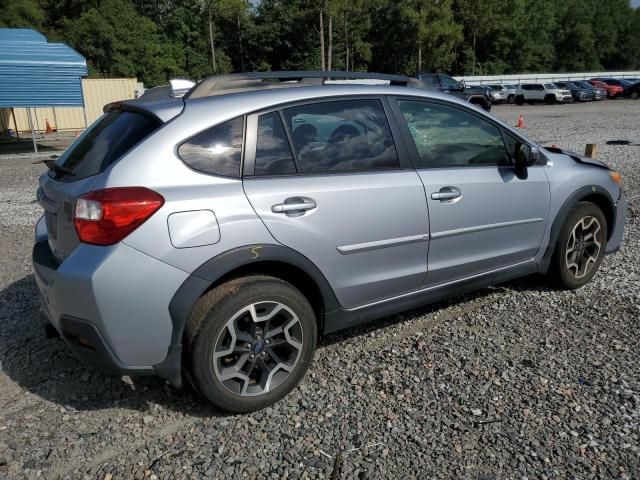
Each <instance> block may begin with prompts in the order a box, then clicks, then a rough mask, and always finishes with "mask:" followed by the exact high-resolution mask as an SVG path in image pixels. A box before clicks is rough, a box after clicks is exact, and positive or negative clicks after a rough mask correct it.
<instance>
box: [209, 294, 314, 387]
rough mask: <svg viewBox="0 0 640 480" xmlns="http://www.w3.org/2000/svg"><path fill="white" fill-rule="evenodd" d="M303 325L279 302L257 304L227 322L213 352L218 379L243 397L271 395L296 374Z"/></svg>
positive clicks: (245, 308) (249, 306) (247, 307)
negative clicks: (292, 373) (271, 392)
mask: <svg viewBox="0 0 640 480" xmlns="http://www.w3.org/2000/svg"><path fill="white" fill-rule="evenodd" d="M302 338H303V335H302V324H301V323H300V320H299V318H298V316H297V315H296V314H295V312H293V310H291V309H290V308H289V307H287V306H286V305H284V304H282V303H279V302H268V301H267V302H259V303H253V304H251V305H248V306H246V307H244V308H243V309H241V310H240V311H239V312H237V313H236V314H235V315H233V316H232V317H231V319H230V320H229V321H228V322H227V323H226V325H225V327H224V328H223V330H222V332H221V333H220V335H219V336H218V339H217V341H216V344H215V349H214V352H213V358H212V361H213V368H214V371H215V374H216V377H217V378H218V380H219V381H220V383H222V385H224V387H225V388H226V389H227V390H229V391H230V392H232V393H234V394H236V395H240V396H256V395H261V394H264V393H267V392H269V391H271V390H273V389H274V388H276V387H277V386H278V385H280V384H281V383H282V382H283V381H284V380H285V379H286V378H287V377H288V376H289V374H290V373H291V372H292V371H293V369H294V367H295V366H296V364H297V363H298V360H299V358H300V354H301V352H302Z"/></svg>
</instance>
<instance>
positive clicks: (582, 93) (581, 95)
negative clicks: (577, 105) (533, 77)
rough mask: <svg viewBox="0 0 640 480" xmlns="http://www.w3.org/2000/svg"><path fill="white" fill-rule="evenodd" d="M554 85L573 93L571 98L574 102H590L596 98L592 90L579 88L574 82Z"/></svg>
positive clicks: (555, 83)
mask: <svg viewBox="0 0 640 480" xmlns="http://www.w3.org/2000/svg"><path fill="white" fill-rule="evenodd" d="M553 83H554V85H556V86H557V87H560V88H564V89H566V90H569V91H570V92H571V96H572V97H573V100H574V101H576V102H589V101H592V100H594V99H595V98H596V95H595V93H593V90H592V89H590V88H589V89H587V88H583V87H581V86H579V85H578V84H576V83H574V82H553Z"/></svg>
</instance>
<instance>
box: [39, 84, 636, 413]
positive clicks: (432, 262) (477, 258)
mask: <svg viewBox="0 0 640 480" xmlns="http://www.w3.org/2000/svg"><path fill="white" fill-rule="evenodd" d="M336 73H339V74H340V75H341V76H342V77H345V78H355V79H363V78H366V79H369V78H372V79H377V80H383V81H387V82H389V83H391V84H392V85H366V86H363V85H354V84H348V85H344V84H342V85H335V84H334V85H328V84H326V83H325V82H324V81H325V80H326V79H327V75H328V74H329V75H331V77H332V78H335V75H336ZM365 75H366V76H365ZM318 79H322V80H323V82H322V83H321V84H318V83H317V80H318ZM305 80H314V82H316V83H315V84H313V85H311V84H309V82H305ZM276 81H279V82H281V83H280V84H279V85H277V87H278V88H273V87H274V83H275V82H276ZM416 86H417V87H419V88H413V87H416ZM421 87H422V83H421V82H419V81H418V80H417V79H415V78H409V77H399V76H390V75H376V74H361V73H352V72H289V73H288V72H261V73H245V74H235V75H221V76H214V77H209V78H206V79H204V80H202V81H200V82H199V83H198V84H197V85H196V86H194V87H193V88H192V89H191V90H189V92H188V93H187V94H186V95H185V96H184V97H183V98H175V95H172V94H173V93H174V92H167V96H166V100H164V101H163V100H160V99H156V100H154V101H145V100H144V98H140V99H137V100H130V101H122V102H116V103H114V104H110V105H108V106H107V107H105V114H104V115H103V116H101V117H100V118H99V119H98V120H97V122H96V123H94V124H93V125H92V126H91V127H90V128H89V129H87V130H86V131H85V132H84V133H83V134H82V135H81V136H80V137H79V138H78V139H77V140H76V141H75V142H74V143H73V145H72V146H71V147H69V148H68V149H67V150H66V151H65V152H64V154H63V155H61V156H60V157H59V158H58V159H56V160H55V161H54V162H49V163H48V164H47V166H48V167H49V169H50V170H49V171H48V172H46V173H44V174H42V176H41V177H40V185H39V188H38V191H37V199H38V202H39V203H40V205H41V206H42V207H43V208H44V214H43V216H42V217H41V218H40V219H39V220H38V222H37V224H36V228H35V244H34V247H33V254H32V258H33V267H34V277H35V280H36V284H37V288H38V291H39V300H40V302H41V305H42V309H43V311H44V313H45V315H46V317H47V318H48V320H49V322H50V324H51V325H52V326H53V328H55V329H56V330H57V331H58V332H59V333H60V335H61V337H62V338H63V340H64V341H65V342H66V343H67V344H68V346H69V348H70V349H71V350H73V351H74V353H75V354H76V355H77V356H78V357H80V358H82V359H84V360H86V361H87V362H89V363H93V364H95V365H99V366H102V367H105V368H108V369H110V370H111V371H112V372H113V373H117V374H120V375H158V376H160V377H161V378H163V379H165V380H168V381H169V382H170V383H171V384H173V385H175V386H180V385H182V383H183V380H185V381H187V382H189V383H191V384H192V385H193V387H194V389H195V390H197V391H198V392H199V393H200V394H201V395H202V396H203V397H204V398H206V399H208V400H209V401H211V402H212V403H213V404H215V405H216V406H218V407H219V408H221V409H225V410H230V411H234V412H250V411H253V410H257V409H260V408H264V407H267V406H268V405H271V404H273V403H275V402H277V401H278V400H280V399H282V398H283V397H285V396H286V395H287V394H288V393H289V392H290V391H291V390H293V389H294V388H295V387H296V385H298V383H299V382H300V380H301V379H302V378H303V377H304V375H305V372H306V371H307V369H308V368H309V366H310V364H311V362H312V359H313V355H314V350H315V347H316V343H317V340H318V337H319V336H321V335H325V334H329V333H331V332H335V331H338V330H340V329H345V328H353V327H354V326H356V325H358V324H360V323H362V322H365V321H371V320H374V319H377V318H381V317H384V316H387V315H393V314H395V313H399V312H401V311H405V310H408V309H412V308H416V307H418V306H421V305H424V304H427V303H430V302H435V301H441V300H442V299H444V298H448V297H451V296H453V295H460V294H462V293H465V292H469V291H473V290H476V289H480V288H485V287H487V286H490V285H494V284H498V283H501V282H504V281H506V280H511V279H514V278H517V277H521V276H525V275H530V274H533V273H536V272H537V273H542V274H547V275H548V277H549V280H550V281H551V282H552V283H553V284H554V285H556V286H558V287H559V288H563V289H576V288H579V287H582V286H583V285H586V284H587V283H588V282H589V281H590V280H591V279H592V278H593V277H594V276H595V275H596V272H597V271H598V268H599V266H600V264H601V262H602V259H603V257H604V255H605V254H607V253H613V252H615V251H617V250H618V249H619V248H620V244H621V240H622V236H623V229H624V220H625V211H626V205H627V204H626V200H625V197H624V195H623V192H622V189H621V186H620V184H621V178H620V174H619V173H618V172H615V171H613V170H611V169H610V168H609V167H607V165H605V164H604V163H602V162H600V161H598V160H595V159H591V158H585V157H582V156H580V155H578V154H575V153H572V152H565V151H563V150H560V149H557V148H543V147H540V146H539V145H537V144H536V143H535V142H533V141H532V140H530V139H528V138H526V137H525V136H523V134H522V132H520V131H518V130H517V129H516V128H513V127H511V126H509V125H507V124H505V123H504V122H502V121H500V120H499V119H497V118H496V117H494V116H491V115H488V114H487V113H485V112H483V111H481V110H480V109H478V108H476V107H474V106H471V105H469V104H468V103H466V102H464V101H461V100H460V99H458V98H454V97H453V96H450V95H445V94H442V93H440V92H438V91H435V90H434V89H426V88H421ZM363 174H364V175H363ZM399 212H401V214H399ZM614 263H615V262H614ZM608 268H615V266H614V265H613V264H610V265H608ZM565 296H567V297H568V294H566V295H565ZM574 300H575V301H579V298H578V297H574ZM522 301H523V302H526V301H527V300H526V298H522ZM44 353H45V352H41V353H40V354H39V355H40V358H39V361H40V362H41V363H42V365H43V366H46V365H48V364H49V363H50V362H51V361H54V360H55V359H54V358H50V357H49V358H48V357H47V356H46V355H45V354H44ZM43 368H44V367H43ZM335 368H340V366H339V365H336V366H335ZM362 369H363V374H368V373H369V371H368V369H369V367H368V366H366V365H363V366H362ZM400 375H401V373H398V376H400ZM398 378H400V377H398ZM340 381H341V380H340V379H337V380H336V385H337V386H339V383H340ZM312 386H313V385H312V384H311V383H310V384H309V385H308V386H307V388H312ZM107 387H108V385H107ZM158 400H159V399H158Z"/></svg>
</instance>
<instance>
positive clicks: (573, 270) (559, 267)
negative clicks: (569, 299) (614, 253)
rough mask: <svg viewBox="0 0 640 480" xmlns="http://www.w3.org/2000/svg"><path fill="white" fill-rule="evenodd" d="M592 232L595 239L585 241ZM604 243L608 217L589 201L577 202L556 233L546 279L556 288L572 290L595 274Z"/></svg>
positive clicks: (602, 253)
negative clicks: (556, 236)
mask: <svg viewBox="0 0 640 480" xmlns="http://www.w3.org/2000/svg"><path fill="white" fill-rule="evenodd" d="M590 234H591V235H593V238H594V241H588V240H585V239H584V237H587V239H588V238H589V237H590ZM606 242H607V220H606V218H605V216H604V213H602V210H600V208H599V207H598V206H597V205H594V204H593V203H591V202H578V203H577V204H576V205H575V206H574V207H573V208H572V209H571V211H570V212H569V215H567V219H566V220H565V223H564V225H563V226H562V230H560V234H559V235H558V240H557V242H556V245H555V248H554V253H553V257H552V258H551V265H550V269H549V278H550V280H551V283H552V284H553V285H555V286H556V287H559V288H563V289H575V288H580V287H582V286H583V285H586V284H587V283H588V282H589V281H590V280H591V279H592V278H593V277H594V275H595V274H596V272H597V271H598V268H599V267H600V263H601V262H602V258H603V256H604V249H605V246H606Z"/></svg>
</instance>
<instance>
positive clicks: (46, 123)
mask: <svg viewBox="0 0 640 480" xmlns="http://www.w3.org/2000/svg"><path fill="white" fill-rule="evenodd" d="M44 123H45V125H46V127H47V130H46V131H47V133H53V128H51V125H50V124H49V120H47V119H46V118H45V119H44Z"/></svg>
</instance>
